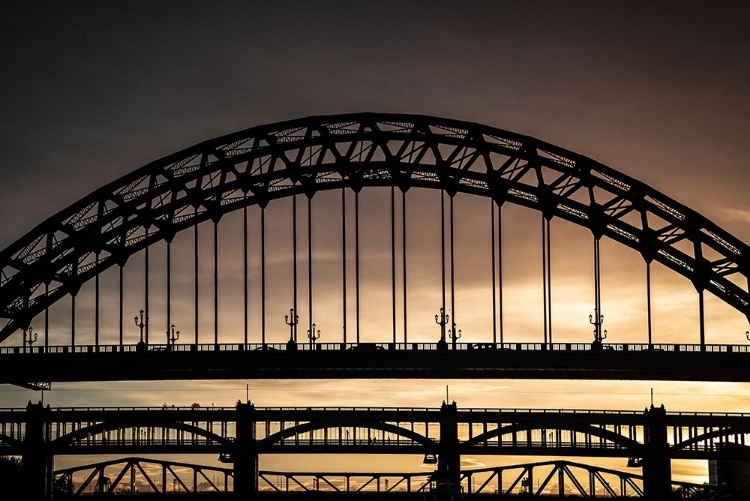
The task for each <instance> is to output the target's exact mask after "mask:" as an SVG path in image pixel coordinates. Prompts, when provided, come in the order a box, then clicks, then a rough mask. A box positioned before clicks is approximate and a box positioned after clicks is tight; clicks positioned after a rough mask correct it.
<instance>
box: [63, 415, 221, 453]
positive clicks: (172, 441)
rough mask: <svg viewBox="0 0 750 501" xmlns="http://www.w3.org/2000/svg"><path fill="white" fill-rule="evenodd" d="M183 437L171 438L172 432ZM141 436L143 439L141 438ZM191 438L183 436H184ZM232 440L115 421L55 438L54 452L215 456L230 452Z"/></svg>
mask: <svg viewBox="0 0 750 501" xmlns="http://www.w3.org/2000/svg"><path fill="white" fill-rule="evenodd" d="M170 430H171V431H174V432H176V433H177V434H178V435H179V436H176V437H169V436H168V434H169V431H170ZM113 431H114V432H117V431H122V432H124V433H123V434H122V436H117V437H115V438H108V432H113ZM139 433H141V434H142V435H139ZM185 433H186V434H188V436H183V435H182V434H185ZM230 443H231V440H229V439H227V438H226V437H222V436H221V435H218V434H216V433H213V432H211V431H209V430H206V429H204V428H201V427H200V426H197V425H195V424H191V423H187V422H181V421H172V420H162V419H152V420H143V419H135V420H128V419H114V420H108V421H103V422H100V423H96V424H92V425H89V426H84V427H81V428H78V429H76V430H74V431H72V432H70V433H67V434H64V435H61V436H59V437H57V438H55V439H54V440H53V441H52V442H51V443H50V447H51V450H53V451H55V452H57V453H62V452H65V453H85V451H86V450H89V452H90V450H92V449H93V450H97V451H98V452H100V453H106V452H107V451H115V450H116V451H120V450H124V449H135V450H157V449H164V450H166V449H170V448H171V449H175V450H178V449H185V448H188V447H190V448H195V447H201V448H204V449H206V450H207V451H211V452H219V451H224V450H227V449H228V447H229V446H230Z"/></svg>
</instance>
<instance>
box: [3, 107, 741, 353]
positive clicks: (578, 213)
mask: <svg viewBox="0 0 750 501" xmlns="http://www.w3.org/2000/svg"><path fill="white" fill-rule="evenodd" d="M365 186H396V187H398V188H400V189H401V190H404V191H406V190H408V189H409V188H412V187H420V188H432V189H438V190H444V191H445V192H447V193H448V194H449V195H450V196H454V195H455V194H456V193H459V192H461V193H469V194H474V195H478V196H484V197H488V198H491V199H493V200H494V201H495V202H496V203H497V204H498V205H501V204H503V203H506V202H509V203H512V204H517V205H522V206H525V207H528V208H531V209H535V210H538V211H540V212H541V213H542V214H543V215H544V216H545V217H546V218H548V219H550V218H553V217H560V218H562V219H565V220H568V221H571V222H573V223H574V224H577V225H580V226H583V227H586V228H588V229H590V230H591V231H592V233H593V235H594V237H595V238H597V239H598V238H601V237H603V236H607V237H609V238H612V239H614V240H616V241H618V242H620V243H621V244H624V245H626V246H628V247H630V248H632V249H635V250H636V251H638V252H640V253H641V254H642V255H643V257H644V259H645V260H646V261H647V262H651V261H657V262H659V263H661V264H663V265H665V266H667V267H668V268H671V269H672V270H674V271H676V272H677V273H679V274H681V275H683V276H685V277H686V278H688V279H689V280H691V282H692V283H693V284H694V285H695V287H696V289H698V290H699V291H703V290H707V291H709V292H711V293H713V294H714V295H716V296H717V297H718V298H720V299H721V300H722V301H724V302H725V303H727V304H729V305H730V306H732V307H734V308H735V309H737V310H738V311H740V312H741V313H743V314H744V315H746V316H747V317H748V319H750V292H749V291H748V288H749V287H750V283H749V282H748V277H750V248H749V247H748V245H746V244H745V243H743V242H742V241H740V240H739V239H738V238H736V237H734V236H732V235H731V234H729V233H728V232H726V231H725V230H723V229H721V228H720V227H718V226H717V225H715V224H714V223H712V222H711V221H709V220H707V219H706V218H705V217H703V216H702V215H700V214H698V213H697V212H695V211H693V210H691V209H689V208H688V207H686V206H684V205H682V204H680V203H678V202H676V201H675V200H673V199H671V198H669V197H668V196H666V195H664V194H662V193H660V192H658V191H656V190H654V189H653V188H651V187H650V186H648V185H646V184H644V183H642V182H640V181H637V180H635V179H633V178H631V177H629V176H626V175H625V174H622V173H620V172H618V171H616V170H614V169H612V168H609V167H607V166H604V165H602V164H600V163H598V162H596V161H594V160H591V159H589V158H587V157H584V156H582V155H579V154H577V153H573V152H571V151H567V150H565V149H563V148H559V147H557V146H554V145H551V144H548V143H545V142H543V141H540V140H538V139H535V138H532V137H528V136H523V135H520V134H516V133H513V132H508V131H504V130H501V129H497V128H493V127H489V126H486V125H480V124H476V123H469V122H463V121H457V120H450V119H444V118H436V117H429V116H422V115H404V114H374V113H360V114H350V115H333V116H319V117H308V118H303V119H298V120H292V121H287V122H281V123H276V124H270V125H262V126H257V127H253V128H250V129H247V130H243V131H239V132H236V133H233V134H229V135H227V136H223V137H219V138H215V139H211V140H208V141H205V142H202V143H200V144H197V145H195V146H192V147H190V148H187V149H185V150H183V151H180V152H177V153H174V154H172V155H169V156H166V157H164V158H162V159H159V160H156V161H154V162H152V163H150V164H148V165H145V166H143V167H141V168H139V169H137V170H135V171H134V172H132V173H130V174H128V175H126V176H123V177H122V178H120V179H118V180H116V181H114V182H112V183H109V184H107V185H105V186H103V187H101V188H99V189H97V190H96V191H94V192H92V193H91V194H89V195H88V196H86V197H84V198H83V199H81V200H79V201H78V202H76V203H74V204H72V205H71V206H69V207H68V208H66V209H64V210H62V211H60V212H59V213H57V214H55V215H53V216H52V217H50V218H49V219H47V220H46V221H44V222H43V223H41V224H40V225H38V226H37V227H35V228H34V229H32V230H31V231H30V232H28V233H27V234H26V235H24V236H23V237H21V238H20V239H18V240H17V241H16V242H14V243H12V244H11V245H9V246H8V247H7V248H6V249H4V250H3V251H2V252H0V317H3V318H6V319H8V322H7V323H6V325H5V326H4V327H3V328H2V329H0V342H1V341H3V340H4V339H6V338H7V337H8V336H10V335H11V334H12V333H13V332H15V331H16V330H18V329H22V328H23V329H25V328H27V327H28V326H29V324H30V322H31V320H32V319H33V317H34V316H35V315H37V314H39V313H41V312H42V311H44V310H45V308H47V307H49V306H50V305H51V304H53V303H55V302H56V301H58V300H60V299H61V298H62V297H65V296H66V295H75V294H77V292H78V290H79V289H80V287H81V286H82V284H84V283H86V282H87V281H89V280H91V279H92V278H94V277H95V276H97V275H98V274H99V273H101V272H103V271H104V270H106V269H108V268H111V267H113V266H123V265H124V264H125V262H126V261H127V260H128V258H129V257H130V256H131V255H133V254H135V253H137V252H138V251H140V250H142V249H144V248H146V247H147V246H149V245H151V244H153V243H155V242H159V241H163V240H165V241H171V239H172V238H173V237H174V236H175V234H176V233H177V232H180V231H182V230H184V229H187V228H190V227H192V226H194V225H196V224H199V223H201V222H203V221H207V220H214V221H218V220H219V219H220V218H221V217H222V216H223V215H224V214H226V213H228V212H231V211H234V210H237V209H240V208H242V207H245V206H251V205H259V206H261V207H265V206H266V205H267V204H268V203H269V202H270V201H271V200H275V199H279V198H284V197H289V196H291V195H294V194H304V195H307V196H308V197H312V196H314V194H315V193H316V192H317V191H321V190H333V189H339V188H350V189H352V190H355V191H359V190H360V189H362V188H363V187H365ZM42 286H44V287H42Z"/></svg>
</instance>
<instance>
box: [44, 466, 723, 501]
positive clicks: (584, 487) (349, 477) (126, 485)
mask: <svg viewBox="0 0 750 501" xmlns="http://www.w3.org/2000/svg"><path fill="white" fill-rule="evenodd" d="M155 470H156V471H155ZM54 476H55V478H61V477H62V478H63V479H64V480H65V481H64V482H63V485H66V486H68V487H69V492H68V494H69V495H71V496H81V495H84V494H89V495H91V494H97V493H98V494H113V493H117V494H118V495H119V496H126V495H128V494H131V495H136V496H137V497H143V495H144V494H148V493H154V494H161V495H169V494H174V495H184V494H189V493H193V494H198V493H200V494H203V495H204V499H205V495H206V494H208V493H214V494H215V495H216V499H222V498H221V497H220V496H219V494H230V493H231V492H232V490H231V488H232V485H233V481H234V478H233V476H234V471H233V470H232V468H222V467H216V466H208V465H201V464H193V463H183V462H176V461H170V460H162V459H149V458H142V457H127V458H121V459H113V460H109V461H102V462H98V463H91V464H85V465H80V466H74V467H71V468H65V469H62V470H57V471H55V472H54ZM209 476H210V477H209ZM431 476H432V472H430V473H426V472H424V471H422V472H418V473H400V472H394V473H388V472H377V473H367V472H311V471H305V472H297V471H269V470H259V471H258V481H259V487H258V489H259V491H258V492H259V493H264V494H270V493H275V494H278V496H276V497H271V496H266V497H268V498H269V499H277V498H278V499H289V498H291V497H293V496H294V494H305V495H306V496H307V498H309V497H310V496H311V495H314V493H316V492H320V493H324V494H329V495H330V494H332V493H335V494H339V495H341V494H364V495H365V496H367V495H370V496H372V494H374V493H380V494H385V495H390V496H391V497H394V495H396V496H399V499H406V498H404V497H403V495H404V494H416V495H417V496H414V499H419V500H423V499H424V496H425V495H429V494H430V477H431ZM460 482H461V485H462V490H463V492H464V493H465V494H466V495H472V494H475V495H494V496H498V495H499V496H511V495H519V496H524V495H526V496H528V495H534V496H540V495H546V496H547V498H549V496H550V495H552V494H557V495H558V496H559V497H560V498H564V497H566V496H574V495H575V496H580V497H585V498H607V499H616V498H627V499H633V498H642V497H643V488H642V486H643V477H642V476H641V475H635V474H633V473H630V472H624V471H618V470H612V469H610V468H601V467H597V466H592V465H587V464H582V463H576V462H572V461H540V462H536V463H524V464H513V465H504V466H494V467H488V468H476V469H471V470H463V471H461V476H460ZM672 488H673V490H679V491H680V492H681V493H682V494H683V495H689V496H692V499H700V497H699V496H700V495H701V494H703V495H705V496H706V498H707V497H708V496H710V495H712V494H714V493H715V492H716V491H717V487H716V486H709V485H705V484H696V483H691V482H672ZM139 494H140V496H138V495H139ZM290 495H291V496H290ZM336 499H341V496H339V497H337V498H336ZM354 499H357V498H356V497H355V498H354Z"/></svg>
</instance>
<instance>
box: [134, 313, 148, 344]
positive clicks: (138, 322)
mask: <svg viewBox="0 0 750 501" xmlns="http://www.w3.org/2000/svg"><path fill="white" fill-rule="evenodd" d="M138 313H139V314H140V318H138V317H137V316H136V317H135V325H136V327H139V328H140V329H141V340H140V341H138V344H137V345H136V347H135V350H136V351H146V343H145V342H143V328H144V327H146V324H148V317H146V318H145V319H144V318H143V310H141V311H139V312H138Z"/></svg>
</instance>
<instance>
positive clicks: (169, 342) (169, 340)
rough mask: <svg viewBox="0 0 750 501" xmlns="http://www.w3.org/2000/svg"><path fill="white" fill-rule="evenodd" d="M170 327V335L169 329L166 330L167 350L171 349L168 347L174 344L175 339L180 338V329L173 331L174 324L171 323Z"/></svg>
mask: <svg viewBox="0 0 750 501" xmlns="http://www.w3.org/2000/svg"><path fill="white" fill-rule="evenodd" d="M170 327H171V329H172V336H171V337H170V335H169V331H167V349H168V350H169V349H171V348H170V347H171V346H174V343H175V341H177V340H178V339H180V331H177V332H175V330H174V324H172V325H171V326H170Z"/></svg>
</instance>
